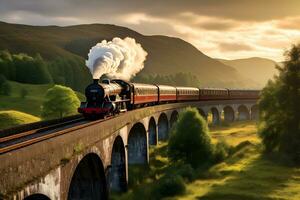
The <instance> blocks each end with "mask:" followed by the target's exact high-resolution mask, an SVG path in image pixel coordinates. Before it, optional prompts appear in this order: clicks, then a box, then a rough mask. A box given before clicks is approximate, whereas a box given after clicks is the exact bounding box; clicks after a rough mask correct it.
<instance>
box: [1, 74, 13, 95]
mask: <svg viewBox="0 0 300 200" xmlns="http://www.w3.org/2000/svg"><path fill="white" fill-rule="evenodd" d="M10 93H11V87H10V85H9V83H8V82H7V79H6V78H5V76H3V75H1V74H0V94H2V95H10Z"/></svg>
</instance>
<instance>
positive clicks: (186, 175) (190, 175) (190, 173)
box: [175, 164, 196, 181]
mask: <svg viewBox="0 0 300 200" xmlns="http://www.w3.org/2000/svg"><path fill="white" fill-rule="evenodd" d="M175 173H176V174H177V175H179V176H181V177H182V178H183V179H185V180H187V181H192V180H194V178H195V173H196V172H195V170H194V169H193V168H192V166H191V165H189V164H184V165H181V166H179V167H178V169H177V170H176V172H175Z"/></svg>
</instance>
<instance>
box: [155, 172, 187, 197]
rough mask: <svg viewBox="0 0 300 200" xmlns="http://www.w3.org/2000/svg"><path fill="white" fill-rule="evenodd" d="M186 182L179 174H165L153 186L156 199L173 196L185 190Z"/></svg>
mask: <svg viewBox="0 0 300 200" xmlns="http://www.w3.org/2000/svg"><path fill="white" fill-rule="evenodd" d="M185 190H186V188H185V184H184V181H183V179H182V178H181V177H180V176H178V175H165V176H164V177H162V178H161V179H159V180H158V181H157V184H156V185H155V187H154V188H153V194H154V195H155V197H156V198H155V199H161V198H163V197H171V196H175V195H178V194H183V193H184V192H185Z"/></svg>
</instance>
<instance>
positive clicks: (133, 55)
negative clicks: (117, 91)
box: [86, 37, 147, 80]
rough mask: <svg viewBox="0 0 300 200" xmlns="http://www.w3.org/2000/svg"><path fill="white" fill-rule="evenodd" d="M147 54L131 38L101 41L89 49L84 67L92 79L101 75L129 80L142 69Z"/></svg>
mask: <svg viewBox="0 0 300 200" xmlns="http://www.w3.org/2000/svg"><path fill="white" fill-rule="evenodd" d="M146 56H147V52H146V51H145V50H144V49H143V48H142V46H141V45H140V44H139V43H136V41H135V39H133V38H129V37H127V38H125V39H120V38H114V39H113V40H112V41H108V42H107V41H106V40H103V41H102V42H101V43H98V44H96V46H94V47H92V48H91V49H90V52H89V54H88V60H86V65H87V67H88V68H89V69H90V71H91V73H92V75H93V78H94V79H99V78H100V77H101V76H102V75H103V74H108V75H109V76H110V77H113V78H120V79H124V80H130V78H132V77H133V76H135V75H136V74H137V73H138V72H139V71H141V70H142V69H143V68H144V61H145V60H146Z"/></svg>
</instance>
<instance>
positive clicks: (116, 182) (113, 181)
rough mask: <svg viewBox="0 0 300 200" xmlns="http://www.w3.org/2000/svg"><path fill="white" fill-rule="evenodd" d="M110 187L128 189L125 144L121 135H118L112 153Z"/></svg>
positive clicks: (120, 190) (119, 189) (115, 189)
mask: <svg viewBox="0 0 300 200" xmlns="http://www.w3.org/2000/svg"><path fill="white" fill-rule="evenodd" d="M109 181H110V188H111V190H113V191H116V192H123V191H126V189H127V181H126V158H125V146H124V143H123V140H122V138H121V137H120V136H118V137H116V139H115V142H114V144H113V148H112V154H111V171H110V180H109Z"/></svg>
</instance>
